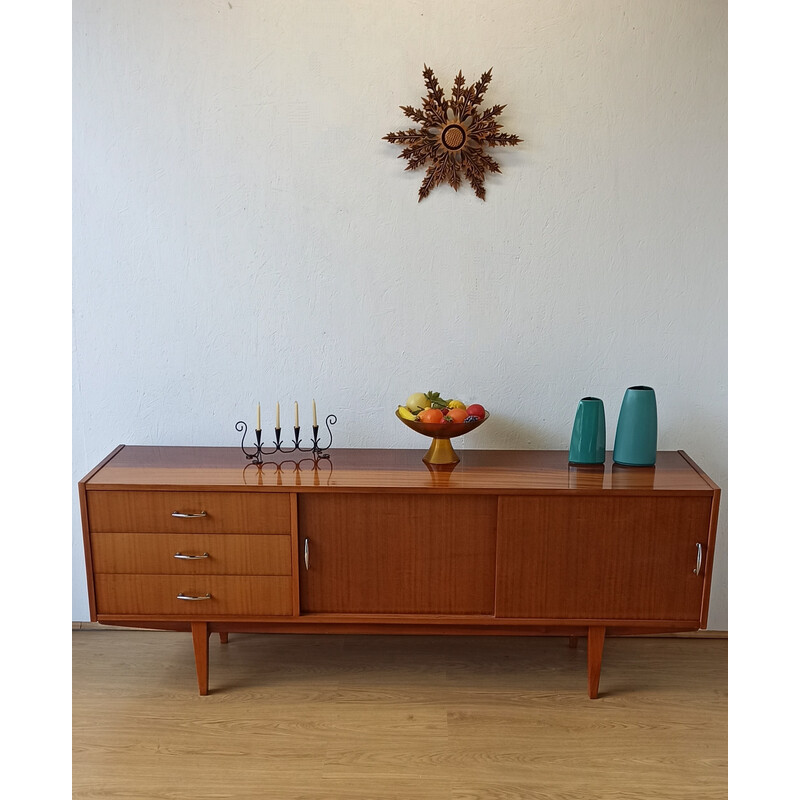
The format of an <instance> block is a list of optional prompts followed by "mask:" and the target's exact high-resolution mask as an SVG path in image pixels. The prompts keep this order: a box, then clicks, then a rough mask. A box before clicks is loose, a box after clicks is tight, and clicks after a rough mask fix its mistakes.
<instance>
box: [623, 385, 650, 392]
mask: <svg viewBox="0 0 800 800" xmlns="http://www.w3.org/2000/svg"><path fill="white" fill-rule="evenodd" d="M628 391H629V392H652V391H653V387H652V386H629V387H628Z"/></svg>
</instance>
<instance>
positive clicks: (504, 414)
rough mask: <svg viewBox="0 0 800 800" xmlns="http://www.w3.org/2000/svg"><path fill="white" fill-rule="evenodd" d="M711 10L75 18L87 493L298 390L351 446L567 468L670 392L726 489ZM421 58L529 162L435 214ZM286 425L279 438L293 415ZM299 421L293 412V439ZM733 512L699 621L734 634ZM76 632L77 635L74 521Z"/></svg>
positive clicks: (229, 439) (562, 8)
mask: <svg viewBox="0 0 800 800" xmlns="http://www.w3.org/2000/svg"><path fill="white" fill-rule="evenodd" d="M726 38H727V29H726V3H725V2H724V0H702V1H698V0H627V2H626V1H625V0H591V2H567V0H560V1H559V0H519V2H511V1H510V0H503V1H502V2H501V1H499V0H498V1H497V2H491V0H483V2H472V0H467V1H465V2H441V0H425V1H424V2H422V1H421V0H416V1H414V0H410V1H407V2H404V3H377V2H370V1H369V0H317V1H316V2H311V1H310V0H305V1H303V0H272V1H271V2H267V1H266V0H230V2H228V0H206V1H205V2H200V0H170V1H169V2H164V0H76V2H75V4H74V50H73V58H74V77H73V80H74V95H73V103H74V138H73V146H74V166H73V168H74V186H75V188H74V205H73V213H74V237H73V243H74V292H73V301H74V398H73V400H74V405H73V408H74V426H75V428H74V470H75V472H74V479H75V482H77V480H78V479H79V478H80V477H82V475H84V474H85V473H86V472H88V470H89V469H90V468H91V467H92V466H94V464H96V463H97V462H98V461H99V460H100V459H101V458H102V457H103V456H105V455H106V454H107V453H108V452H109V451H110V450H111V449H112V448H113V447H115V446H116V445H117V444H119V443H129V444H151V443H152V444H167V445H168V444H194V445H201V444H204V445H237V444H238V440H239V437H238V435H237V433H236V432H235V430H234V427H233V426H234V423H235V422H236V420H238V419H240V418H243V417H244V418H246V419H248V420H251V419H252V417H253V414H254V408H255V403H256V401H258V400H260V401H261V402H262V405H263V409H264V414H265V418H266V424H270V419H271V417H270V415H271V414H272V409H273V408H274V403H275V401H276V400H278V399H280V400H281V402H282V404H283V410H284V413H285V414H287V415H288V414H289V413H290V407H291V403H292V401H294V400H295V399H298V400H300V401H301V402H302V403H303V404H304V408H303V411H304V412H305V411H306V410H307V404H308V402H309V401H310V398H311V397H315V398H316V399H317V404H318V407H319V410H320V414H324V413H328V412H334V413H336V414H337V415H338V417H339V423H338V425H337V426H336V428H335V438H336V445H337V446H342V447H395V446H396V447H417V448H423V446H424V443H423V442H421V441H420V439H419V438H418V437H417V436H416V435H415V434H414V433H413V432H411V431H409V430H408V429H407V428H405V427H403V426H401V425H400V424H399V423H398V422H397V421H396V420H395V419H394V418H393V411H394V408H395V407H396V406H397V404H398V403H400V402H403V401H404V399H405V397H406V396H407V395H408V394H409V393H410V392H412V391H418V390H423V391H424V390H427V389H436V390H439V391H441V392H442V393H443V394H447V395H451V396H461V397H463V398H464V399H468V400H477V401H480V402H483V403H484V404H485V405H486V406H487V407H488V408H489V409H490V410H491V411H492V412H493V418H492V421H491V422H490V423H489V424H487V425H485V426H483V427H482V428H481V429H480V430H479V431H476V432H475V433H474V434H472V435H471V437H470V438H469V439H466V440H464V441H462V442H460V443H459V444H458V446H460V447H474V448H492V447H498V448H543V449H548V448H554V449H566V448H567V446H568V442H569V435H570V430H571V425H572V420H573V416H574V412H575V407H576V405H577V401H578V399H579V398H580V397H582V396H584V395H587V394H593V395H596V396H599V397H602V398H603V399H604V401H605V406H606V415H607V419H608V437H609V447H611V445H612V444H613V435H614V428H615V424H616V418H617V412H618V409H619V405H620V401H621V399H622V395H623V393H624V390H625V388H626V387H627V386H630V385H633V384H640V383H644V384H648V385H652V386H654V387H655V389H656V392H657V397H658V405H659V447H660V448H661V449H678V448H681V449H685V450H687V451H688V452H689V453H690V455H692V456H693V457H694V458H695V460H697V461H698V462H699V463H700V465H701V466H702V467H703V468H704V469H705V470H706V471H707V472H708V473H709V474H710V475H711V476H712V477H713V478H714V479H715V480H716V481H717V482H718V483H720V484H721V485H722V487H723V490H724V489H725V487H726V480H727V444H726V438H727V371H726V352H727V350H726V326H727V320H726V291H727V286H726V258H727V254H726V238H727V231H726V191H727V190H726V169H727V167H726V162H727V155H726V147H727V145H726V126H727V120H726V84H727V75H726V58H727V54H726ZM423 64H428V65H429V66H430V67H432V68H433V70H434V72H435V73H436V75H437V77H438V78H439V80H440V82H441V83H442V85H443V86H444V87H445V88H446V89H448V91H449V87H450V86H451V85H452V80H453V77H454V76H455V74H456V73H457V72H458V70H459V69H461V70H463V72H464V75H465V77H466V78H467V81H468V83H472V82H474V81H475V80H477V78H478V77H479V75H480V74H481V72H483V71H484V70H486V69H487V68H489V67H492V68H493V78H494V79H493V81H492V83H491V85H490V87H489V91H488V93H487V95H486V100H485V103H484V105H487V104H495V103H499V104H506V105H507V108H506V110H505V111H504V113H503V115H502V117H501V120H500V121H501V122H503V123H504V124H505V126H506V127H505V129H506V130H507V131H508V132H510V133H516V134H518V135H519V136H521V137H522V138H523V139H524V140H525V141H524V144H522V145H520V146H518V147H516V148H505V149H502V150H496V151H494V152H493V155H495V157H496V158H497V159H498V161H499V162H500V165H501V168H502V170H503V173H502V175H494V176H490V177H489V178H488V180H487V183H486V201H485V202H482V201H480V200H478V199H477V198H476V197H475V196H474V194H472V192H471V190H470V189H469V187H468V186H465V187H463V188H462V189H461V190H460V191H459V192H458V193H455V192H453V190H452V189H450V188H449V187H447V186H444V187H439V188H438V189H436V190H435V191H434V192H433V194H432V195H431V196H430V197H428V198H427V199H426V200H424V201H423V202H422V203H417V188H418V185H419V183H420V181H421V178H422V173H421V172H404V166H405V163H406V162H405V161H402V160H398V159H397V155H398V153H399V151H400V148H398V147H396V146H392V145H390V144H388V143H387V142H384V141H382V139H381V137H382V136H383V135H384V134H386V133H388V132H389V131H395V130H399V129H401V128H404V127H408V126H409V125H410V124H411V123H410V121H408V120H406V118H405V117H404V116H403V115H402V112H401V111H400V110H399V108H398V106H400V105H409V104H410V105H419V100H420V97H421V96H422V95H423V94H424V86H423V81H422V75H421V72H422V68H423ZM288 419H290V418H288ZM284 420H287V417H284ZM726 507H727V503H726V499H725V494H723V510H722V516H721V520H720V530H719V544H718V551H717V552H718V556H717V563H716V567H715V576H714V584H713V591H712V609H711V615H710V618H709V627H710V628H712V629H725V628H727V563H726V560H727V516H726V513H725V509H726ZM73 536H74V547H73V551H74V600H73V619H75V620H85V619H88V602H87V599H86V585H85V576H84V568H83V553H82V543H81V533H80V524H79V516H78V512H77V503H76V510H75V515H74V533H73Z"/></svg>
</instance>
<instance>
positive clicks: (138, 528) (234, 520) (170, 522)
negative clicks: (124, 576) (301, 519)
mask: <svg viewBox="0 0 800 800" xmlns="http://www.w3.org/2000/svg"><path fill="white" fill-rule="evenodd" d="M87 506H88V516H89V527H90V529H91V530H92V531H101V532H106V533H261V534H270V533H276V534H288V533H289V531H290V525H291V521H290V513H291V512H290V508H291V501H290V498H289V495H287V494H283V493H275V494H270V493H266V492H259V493H255V492H250V493H248V492H172V491H164V492H150V491H133V492H130V491H127V492H126V491H102V492H87Z"/></svg>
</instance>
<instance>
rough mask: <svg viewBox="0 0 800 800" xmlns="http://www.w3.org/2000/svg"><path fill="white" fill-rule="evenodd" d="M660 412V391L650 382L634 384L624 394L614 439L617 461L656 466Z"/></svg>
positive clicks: (615, 459) (631, 464)
mask: <svg viewBox="0 0 800 800" xmlns="http://www.w3.org/2000/svg"><path fill="white" fill-rule="evenodd" d="M657 439H658V416H657V413H656V393H655V392H654V391H653V389H652V388H651V387H650V386H631V387H630V388H629V389H627V390H626V392H625V397H623V398H622V407H621V408H620V410H619V420H618V421H617V435H616V437H615V439H614V463H615V464H621V465H623V466H626V467H652V466H653V465H654V464H655V463H656V441H657Z"/></svg>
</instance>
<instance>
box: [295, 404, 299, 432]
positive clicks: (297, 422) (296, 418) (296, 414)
mask: <svg viewBox="0 0 800 800" xmlns="http://www.w3.org/2000/svg"><path fill="white" fill-rule="evenodd" d="M294 426H295V428H299V427H300V415H299V413H298V410H297V400H295V401H294Z"/></svg>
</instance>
